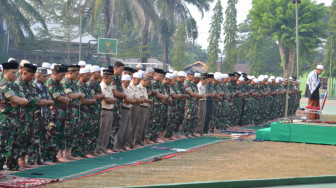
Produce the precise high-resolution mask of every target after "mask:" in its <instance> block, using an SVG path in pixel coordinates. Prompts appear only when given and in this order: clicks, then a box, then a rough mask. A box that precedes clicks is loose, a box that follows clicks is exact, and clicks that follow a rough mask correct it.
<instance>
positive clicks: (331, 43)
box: [328, 32, 333, 100]
mask: <svg viewBox="0 0 336 188" xmlns="http://www.w3.org/2000/svg"><path fill="white" fill-rule="evenodd" d="M330 36H331V41H330V68H329V79H330V81H332V77H331V70H332V69H331V61H332V53H333V33H332V32H330ZM329 79H328V80H329ZM328 90H329V100H330V99H331V92H332V90H331V84H330V83H329V81H328Z"/></svg>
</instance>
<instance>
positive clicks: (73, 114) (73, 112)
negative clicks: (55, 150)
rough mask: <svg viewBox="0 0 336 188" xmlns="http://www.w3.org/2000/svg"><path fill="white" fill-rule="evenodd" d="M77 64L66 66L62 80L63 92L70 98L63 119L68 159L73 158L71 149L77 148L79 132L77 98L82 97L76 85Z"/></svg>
mask: <svg viewBox="0 0 336 188" xmlns="http://www.w3.org/2000/svg"><path fill="white" fill-rule="evenodd" d="M79 68H80V66H79V65H70V66H68V73H67V74H66V76H65V78H64V79H63V80H62V82H61V83H62V85H63V88H64V92H65V94H66V95H67V97H68V98H70V101H71V102H70V105H68V106H67V107H66V115H67V117H66V121H65V130H64V132H65V136H66V138H65V139H66V149H65V155H64V157H65V158H66V159H68V160H74V159H75V158H74V157H72V156H71V149H73V150H74V152H73V153H75V150H76V149H78V147H79V146H78V140H77V139H82V138H78V133H79V126H78V122H79V111H80V109H79V100H80V99H81V98H82V97H83V94H82V93H81V92H80V91H79V89H78V86H77V79H78V77H79Z"/></svg>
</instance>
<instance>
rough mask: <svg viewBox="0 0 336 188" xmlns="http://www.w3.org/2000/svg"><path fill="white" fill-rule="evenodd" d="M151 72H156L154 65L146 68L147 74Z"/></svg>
mask: <svg viewBox="0 0 336 188" xmlns="http://www.w3.org/2000/svg"><path fill="white" fill-rule="evenodd" d="M151 72H154V69H153V67H148V68H147V69H146V74H147V73H151Z"/></svg>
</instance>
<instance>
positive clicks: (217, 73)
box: [214, 72, 222, 75]
mask: <svg viewBox="0 0 336 188" xmlns="http://www.w3.org/2000/svg"><path fill="white" fill-rule="evenodd" d="M215 74H219V75H221V74H222V73H220V72H215ZM215 74H214V75H215Z"/></svg>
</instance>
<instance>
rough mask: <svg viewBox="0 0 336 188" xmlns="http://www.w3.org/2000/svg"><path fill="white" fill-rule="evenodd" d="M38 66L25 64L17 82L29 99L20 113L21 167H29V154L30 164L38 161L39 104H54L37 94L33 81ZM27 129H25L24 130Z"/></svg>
mask: <svg viewBox="0 0 336 188" xmlns="http://www.w3.org/2000/svg"><path fill="white" fill-rule="evenodd" d="M36 69H37V67H36V66H34V65H32V64H24V65H23V67H22V72H21V75H20V77H19V78H18V80H17V81H16V83H17V84H18V85H19V86H20V87H21V90H22V92H23V94H24V95H25V97H26V98H27V100H28V105H26V106H24V107H22V108H21V114H20V127H19V129H20V130H22V131H20V134H19V136H18V139H17V141H18V142H19V143H20V146H21V150H20V156H21V157H20V161H19V164H20V166H21V167H29V165H27V163H26V155H28V162H29V164H35V162H37V161H36V160H37V158H36V157H37V156H39V148H38V145H39V140H38V133H37V132H35V130H37V127H38V126H39V125H37V124H36V123H34V122H35V119H34V113H35V111H36V108H37V107H38V106H48V105H51V104H52V101H48V100H45V99H40V97H39V95H38V94H37V91H36V88H35V87H34V86H33V84H32V81H33V79H34V77H35V72H36ZM23 130H25V131H23Z"/></svg>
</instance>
